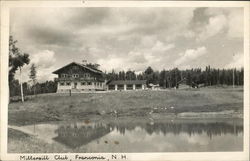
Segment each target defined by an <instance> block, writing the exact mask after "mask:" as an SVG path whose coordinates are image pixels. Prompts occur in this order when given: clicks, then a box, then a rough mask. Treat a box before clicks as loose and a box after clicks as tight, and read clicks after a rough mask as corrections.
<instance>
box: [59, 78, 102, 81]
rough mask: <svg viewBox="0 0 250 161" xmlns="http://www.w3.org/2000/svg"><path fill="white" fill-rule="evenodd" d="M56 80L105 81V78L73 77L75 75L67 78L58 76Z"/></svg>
mask: <svg viewBox="0 0 250 161" xmlns="http://www.w3.org/2000/svg"><path fill="white" fill-rule="evenodd" d="M56 81H100V82H102V81H104V79H102V78H96V79H94V78H93V77H92V78H82V77H78V78H73V77H69V78H65V77H61V78H57V79H56Z"/></svg>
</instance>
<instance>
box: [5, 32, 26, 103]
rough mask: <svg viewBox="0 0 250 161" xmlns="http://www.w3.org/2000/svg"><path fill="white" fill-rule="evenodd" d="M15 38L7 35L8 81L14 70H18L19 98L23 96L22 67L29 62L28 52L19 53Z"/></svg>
mask: <svg viewBox="0 0 250 161" xmlns="http://www.w3.org/2000/svg"><path fill="white" fill-rule="evenodd" d="M16 43H17V40H14V39H13V37H12V36H10V37H9V83H11V82H12V81H13V80H14V76H15V73H16V71H17V70H18V69H19V71H20V80H19V81H20V85H21V86H20V87H21V98H22V102H24V98H23V85H22V67H23V66H24V65H25V64H29V62H30V59H29V54H27V53H21V51H20V50H19V49H18V47H17V46H16Z"/></svg>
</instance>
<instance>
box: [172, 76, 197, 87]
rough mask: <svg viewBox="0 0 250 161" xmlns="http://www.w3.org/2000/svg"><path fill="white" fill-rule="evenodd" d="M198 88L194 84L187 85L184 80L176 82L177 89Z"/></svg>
mask: <svg viewBox="0 0 250 161" xmlns="http://www.w3.org/2000/svg"><path fill="white" fill-rule="evenodd" d="M198 87H199V86H198V85H197V84H196V83H194V82H190V84H188V83H187V79H186V78H184V79H182V80H180V81H179V82H177V86H176V88H177V89H188V88H198Z"/></svg>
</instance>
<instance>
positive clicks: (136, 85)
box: [107, 80, 146, 91]
mask: <svg viewBox="0 0 250 161" xmlns="http://www.w3.org/2000/svg"><path fill="white" fill-rule="evenodd" d="M143 89H146V80H113V81H110V82H107V90H109V91H111V90H120V91H121V90H125V91H126V90H143Z"/></svg>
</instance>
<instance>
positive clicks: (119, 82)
mask: <svg viewBox="0 0 250 161" xmlns="http://www.w3.org/2000/svg"><path fill="white" fill-rule="evenodd" d="M107 84H108V85H115V84H117V85H122V84H146V80H113V81H110V82H108V83H107Z"/></svg>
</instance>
